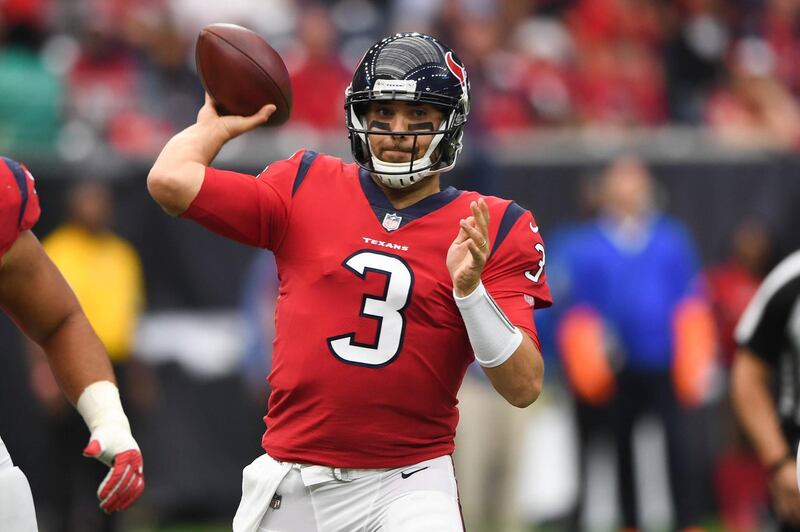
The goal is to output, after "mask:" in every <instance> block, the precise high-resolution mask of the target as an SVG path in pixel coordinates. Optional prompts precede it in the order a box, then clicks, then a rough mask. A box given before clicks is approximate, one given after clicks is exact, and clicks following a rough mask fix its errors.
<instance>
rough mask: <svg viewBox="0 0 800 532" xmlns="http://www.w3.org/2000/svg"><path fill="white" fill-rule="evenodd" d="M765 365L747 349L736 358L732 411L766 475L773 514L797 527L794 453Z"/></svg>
mask: <svg viewBox="0 0 800 532" xmlns="http://www.w3.org/2000/svg"><path fill="white" fill-rule="evenodd" d="M770 375H771V369H770V367H769V365H768V364H767V363H766V362H765V361H763V360H761V359H760V358H759V357H757V356H756V355H755V354H754V353H753V352H752V351H750V350H749V349H747V348H740V349H739V351H738V352H737V354H736V358H735V359H734V364H733V372H732V377H731V399H732V402H733V409H734V411H735V412H736V415H737V417H738V418H739V422H740V423H741V425H742V427H743V428H744V431H745V433H746V434H747V436H748V437H749V438H750V441H751V442H752V444H753V447H754V449H755V451H756V454H757V455H758V457H759V459H760V460H761V463H762V464H764V466H765V467H766V468H767V469H768V471H769V476H770V479H769V480H770V488H771V491H772V498H773V501H774V504H775V511H776V512H777V513H778V514H779V515H780V516H781V518H782V519H784V520H787V521H790V522H793V523H795V524H800V491H798V488H797V480H796V475H795V458H794V452H792V450H791V449H790V448H789V444H788V443H787V441H786V438H784V436H783V432H782V431H781V429H780V423H779V421H778V416H777V415H776V412H775V406H774V403H773V401H772V395H771V393H770V388H769V379H770Z"/></svg>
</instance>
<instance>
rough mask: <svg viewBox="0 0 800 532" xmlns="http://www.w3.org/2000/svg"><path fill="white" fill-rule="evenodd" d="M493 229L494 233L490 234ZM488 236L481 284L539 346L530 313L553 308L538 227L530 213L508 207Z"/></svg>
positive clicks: (511, 205)
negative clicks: (487, 252)
mask: <svg viewBox="0 0 800 532" xmlns="http://www.w3.org/2000/svg"><path fill="white" fill-rule="evenodd" d="M492 214H493V215H494V212H493V213H492ZM495 224H496V225H495ZM494 227H497V230H496V231H493V230H492V229H493V228H494ZM490 235H492V236H493V237H494V240H493V241H491V242H490V243H491V246H492V252H491V255H490V256H489V261H488V262H487V263H486V269H485V270H484V272H483V275H482V276H481V279H482V281H483V284H484V286H486V290H487V291H488V292H489V293H490V294H491V296H492V298H494V300H495V301H496V302H497V304H498V305H499V306H500V308H501V309H503V312H505V313H506V315H507V316H508V318H509V319H510V320H511V322H512V323H514V325H516V326H517V327H519V328H520V329H522V330H523V331H525V332H526V333H528V336H530V337H531V339H532V340H533V341H534V342H535V343H536V345H537V346H538V345H539V336H538V334H536V325H535V324H534V321H533V309H534V308H544V307H549V306H550V305H551V304H552V298H551V297H550V288H549V287H548V286H547V276H546V275H545V271H544V263H545V251H544V242H543V241H542V237H541V234H540V233H539V227H538V226H537V225H536V221H535V220H534V219H533V215H532V214H531V213H530V211H526V210H524V209H523V208H522V207H520V206H519V205H517V204H516V203H508V204H507V206H506V208H505V211H504V212H503V214H502V217H501V218H500V220H499V222H494V223H492V224H491V227H490Z"/></svg>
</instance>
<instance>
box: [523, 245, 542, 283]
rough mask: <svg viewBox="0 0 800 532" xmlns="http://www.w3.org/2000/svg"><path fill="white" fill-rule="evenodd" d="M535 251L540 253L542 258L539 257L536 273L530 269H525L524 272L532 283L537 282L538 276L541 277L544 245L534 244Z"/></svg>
mask: <svg viewBox="0 0 800 532" xmlns="http://www.w3.org/2000/svg"><path fill="white" fill-rule="evenodd" d="M533 247H534V249H535V250H536V251H538V252H539V253H541V254H542V258H541V259H539V269H538V270H536V273H531V270H527V271H526V272H525V277H527V278H528V279H529V280H531V281H533V282H534V283H538V282H539V277H541V275H542V272H543V271H544V246H543V245H541V244H536V245H535V246H533Z"/></svg>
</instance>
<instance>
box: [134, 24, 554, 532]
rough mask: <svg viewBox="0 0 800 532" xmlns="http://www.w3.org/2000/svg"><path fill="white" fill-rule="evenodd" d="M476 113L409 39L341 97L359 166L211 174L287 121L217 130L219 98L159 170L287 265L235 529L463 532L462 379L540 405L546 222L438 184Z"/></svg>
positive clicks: (181, 209) (169, 197)
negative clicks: (259, 448) (539, 318)
mask: <svg viewBox="0 0 800 532" xmlns="http://www.w3.org/2000/svg"><path fill="white" fill-rule="evenodd" d="M469 106H470V101H469V80H468V78H467V72H466V70H465V68H464V65H463V64H462V63H461V61H460V60H459V59H458V57H457V56H456V54H455V53H454V52H453V51H452V50H451V49H450V48H448V47H447V46H445V45H444V44H442V43H441V42H439V41H437V40H436V39H434V38H432V37H430V36H427V35H423V34H419V33H403V34H397V35H395V36H393V37H389V38H386V39H383V40H381V41H380V42H378V43H376V44H375V45H374V46H373V47H371V48H370V49H369V50H368V51H367V53H366V55H365V56H364V58H363V59H362V61H361V63H360V65H359V66H358V68H357V69H356V72H355V75H354V76H353V80H352V83H351V85H350V86H349V88H348V89H347V92H346V97H345V112H346V116H345V118H346V124H347V129H348V130H349V136H350V142H351V146H352V152H353V157H354V158H355V164H348V163H344V162H343V161H341V160H339V159H337V158H334V157H330V156H328V155H323V154H319V153H316V152H314V151H311V150H301V151H299V152H297V153H296V154H295V155H294V156H292V157H291V158H290V159H288V160H285V161H278V162H274V163H272V164H270V165H269V166H268V167H267V168H266V169H265V170H264V171H263V172H261V174H260V175H258V176H256V177H254V176H250V175H243V174H240V173H235V172H229V171H223V170H218V169H215V168H212V167H210V166H209V165H210V164H211V161H212V160H213V159H214V157H215V155H216V154H217V152H218V151H219V150H220V148H221V147H222V146H223V144H225V143H226V142H227V141H228V140H230V139H232V138H234V137H236V136H238V135H240V134H242V133H244V132H246V131H248V130H251V129H253V128H255V127H256V126H258V125H260V124H262V123H264V122H265V121H267V120H268V119H269V116H270V114H271V113H272V112H274V110H275V107H274V106H271V105H267V106H265V107H264V108H262V109H261V110H260V111H259V112H258V113H256V114H255V115H253V116H250V117H236V116H222V117H221V116H219V115H218V114H217V112H216V111H215V109H214V106H213V102H212V101H211V100H210V98H209V97H206V103H205V105H204V106H203V107H202V109H201V110H200V112H199V113H198V117H197V122H196V123H195V124H194V125H192V126H190V127H189V128H188V129H186V130H184V131H182V132H180V133H178V134H177V135H176V136H175V137H173V138H172V139H171V140H170V141H169V142H168V143H167V145H166V146H165V147H164V149H163V151H162V152H161V154H160V156H159V157H158V159H157V161H156V162H155V164H154V166H153V168H152V169H151V171H150V175H149V177H148V188H149V190H150V193H151V195H152V196H153V198H154V199H155V200H156V201H157V202H158V203H159V204H161V206H162V207H163V208H164V209H165V210H166V211H167V212H169V213H171V214H173V215H180V216H182V217H184V218H188V219H190V220H194V221H196V222H197V223H200V224H202V225H204V226H205V227H207V228H209V229H210V230H212V231H216V232H218V233H220V234H222V235H224V236H226V237H228V238H232V239H235V240H238V241H240V242H244V243H246V244H250V245H253V246H259V247H265V248H268V249H270V250H272V251H273V252H274V254H275V258H276V262H277V266H278V274H279V278H280V288H279V293H280V295H279V297H278V303H277V311H276V339H275V346H274V351H273V366H272V368H273V369H272V372H271V373H270V376H269V381H270V386H271V389H272V393H271V396H270V400H269V410H268V413H267V416H266V417H265V422H266V425H267V431H266V433H265V434H264V437H263V441H262V445H263V447H264V450H265V451H266V454H265V455H263V456H261V457H260V458H258V459H256V460H255V461H254V462H253V463H252V464H251V465H249V466H248V467H247V468H245V470H244V480H243V494H242V501H241V503H240V506H239V509H238V511H237V514H236V516H235V518H234V522H233V526H234V530H236V531H237V532H239V531H256V530H281V531H301V530H302V531H324V532H328V531H351V530H383V531H391V532H394V531H402V532H415V531H418V532H423V531H436V532H442V531H451V530H452V531H456V530H462V528H463V525H462V522H461V516H460V510H459V504H458V495H457V490H456V482H455V475H454V471H453V464H452V461H451V457H450V455H451V453H452V452H453V439H454V435H455V430H456V425H457V423H458V410H457V408H456V403H457V400H456V394H457V392H458V389H459V386H460V385H461V381H462V379H463V377H464V373H465V371H466V369H467V366H468V365H469V364H470V363H471V362H472V361H473V360H476V361H477V362H478V364H480V365H481V366H483V369H484V371H485V372H486V374H487V375H488V377H489V379H490V380H491V382H492V384H493V385H494V387H495V389H496V390H497V391H498V392H499V393H500V394H501V395H502V396H503V397H505V398H506V399H507V400H508V402H510V403H511V404H513V405H515V406H517V407H526V406H528V405H530V404H531V403H533V402H534V401H535V400H536V398H537V397H538V396H539V393H540V391H541V387H542V379H543V372H544V365H543V361H542V356H541V353H540V352H539V348H538V338H537V335H536V328H535V325H534V321H533V310H534V308H535V307H545V306H548V305H549V304H550V303H551V300H550V292H549V289H548V287H547V282H546V277H545V273H544V264H545V254H544V253H545V252H544V245H543V243H542V238H541V234H540V231H539V226H538V225H537V224H536V222H535V221H534V218H533V216H532V215H531V213H530V212H529V211H527V210H525V209H523V208H522V207H520V206H519V205H517V204H516V203H513V202H511V201H508V200H504V199H500V198H495V197H482V196H481V195H480V194H477V193H475V192H465V191H460V190H456V189H455V188H452V187H447V188H442V187H441V186H440V175H441V174H442V173H443V172H446V171H448V170H450V169H452V168H453V166H454V165H455V164H456V159H457V157H458V154H459V152H460V150H461V146H462V137H463V133H464V127H465V125H466V122H467V115H468V112H469Z"/></svg>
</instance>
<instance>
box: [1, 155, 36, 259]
mask: <svg viewBox="0 0 800 532" xmlns="http://www.w3.org/2000/svg"><path fill="white" fill-rule="evenodd" d="M40 214H41V210H40V208H39V197H38V196H37V195H36V188H35V187H34V181H33V176H32V175H31V173H30V172H29V171H28V169H27V168H25V167H24V166H23V165H21V164H20V163H18V162H17V161H14V160H12V159H9V158H7V157H0V258H2V255H3V254H5V252H6V251H8V250H9V248H11V246H12V245H13V244H14V242H15V241H16V240H17V237H18V236H19V234H20V233H21V232H22V231H27V230H28V229H30V228H32V227H33V226H34V225H35V224H36V222H37V221H39V215H40Z"/></svg>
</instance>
